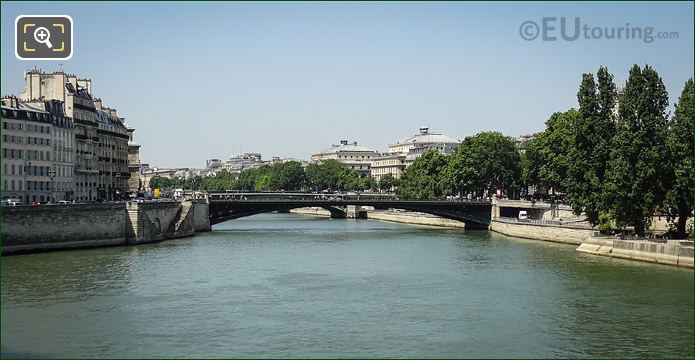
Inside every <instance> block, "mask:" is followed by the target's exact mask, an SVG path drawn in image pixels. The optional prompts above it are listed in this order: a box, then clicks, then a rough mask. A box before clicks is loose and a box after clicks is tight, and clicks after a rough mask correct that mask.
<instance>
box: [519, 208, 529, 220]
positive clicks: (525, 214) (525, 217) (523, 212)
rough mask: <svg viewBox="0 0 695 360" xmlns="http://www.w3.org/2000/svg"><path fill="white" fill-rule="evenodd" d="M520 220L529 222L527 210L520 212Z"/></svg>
mask: <svg viewBox="0 0 695 360" xmlns="http://www.w3.org/2000/svg"><path fill="white" fill-rule="evenodd" d="M519 220H528V213H527V212H526V210H521V211H519Z"/></svg>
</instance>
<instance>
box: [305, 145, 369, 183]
mask: <svg viewBox="0 0 695 360" xmlns="http://www.w3.org/2000/svg"><path fill="white" fill-rule="evenodd" d="M377 156H379V153H378V152H377V151H376V150H372V149H370V148H368V147H365V146H361V145H357V141H355V142H353V143H351V144H349V143H348V141H347V140H341V141H340V145H331V147H330V148H328V149H326V150H323V151H321V152H318V153H316V154H313V155H311V161H312V162H313V163H316V164H321V163H323V162H324V161H326V160H337V161H340V162H342V163H343V164H345V165H347V166H348V167H349V168H350V169H352V170H355V171H356V172H357V174H358V175H359V176H360V177H362V176H369V175H370V174H371V167H372V159H373V158H375V157H377Z"/></svg>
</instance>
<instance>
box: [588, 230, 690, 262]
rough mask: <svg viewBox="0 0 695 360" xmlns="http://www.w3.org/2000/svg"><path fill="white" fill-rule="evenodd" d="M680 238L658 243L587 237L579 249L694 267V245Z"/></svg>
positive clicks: (605, 254)
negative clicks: (687, 243)
mask: <svg viewBox="0 0 695 360" xmlns="http://www.w3.org/2000/svg"><path fill="white" fill-rule="evenodd" d="M684 243H685V242H682V241H680V240H668V241H667V242H666V243H656V242H650V241H644V240H620V239H611V238H601V237H595V238H587V239H585V240H584V242H583V243H582V244H581V245H580V246H579V247H578V248H577V251H580V252H583V253H588V254H594V255H601V256H610V257H615V258H621V259H628V260H638V261H644V262H651V263H657V264H665V265H673V266H680V267H687V268H691V269H692V268H693V246H692V242H689V243H690V244H689V245H684Z"/></svg>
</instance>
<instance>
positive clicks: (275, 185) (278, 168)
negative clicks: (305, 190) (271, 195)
mask: <svg viewBox="0 0 695 360" xmlns="http://www.w3.org/2000/svg"><path fill="white" fill-rule="evenodd" d="M270 173H271V175H270V187H271V189H273V190H299V189H301V187H302V186H303V185H304V169H303V168H302V164H300V163H299V162H297V161H288V162H286V163H277V164H273V166H271V168H270Z"/></svg>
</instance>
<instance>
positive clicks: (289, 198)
mask: <svg viewBox="0 0 695 360" xmlns="http://www.w3.org/2000/svg"><path fill="white" fill-rule="evenodd" d="M209 198H210V200H222V201H277V202H296V201H369V202H384V203H398V202H403V201H418V202H440V203H465V204H470V203H473V204H489V203H490V201H489V200H484V199H480V200H476V199H472V200H468V199H461V200H458V199H456V200H451V199H450V200H409V199H400V198H398V197H396V196H386V195H378V194H359V195H345V194H298V193H289V194H288V193H279V194H269V193H258V194H256V193H211V194H209Z"/></svg>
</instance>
